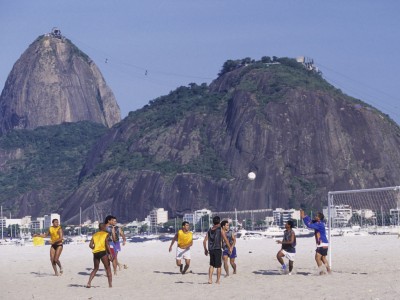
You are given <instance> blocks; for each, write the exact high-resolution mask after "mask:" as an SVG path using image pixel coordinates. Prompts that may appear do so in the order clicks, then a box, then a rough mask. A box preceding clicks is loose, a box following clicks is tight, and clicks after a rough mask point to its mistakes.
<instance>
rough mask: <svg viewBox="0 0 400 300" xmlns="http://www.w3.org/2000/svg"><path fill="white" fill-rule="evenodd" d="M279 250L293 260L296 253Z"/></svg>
mask: <svg viewBox="0 0 400 300" xmlns="http://www.w3.org/2000/svg"><path fill="white" fill-rule="evenodd" d="M281 252H282V253H283V254H284V255H285V257H286V258H287V259H288V260H291V261H294V257H295V256H296V253H290V252H287V251H285V250H281Z"/></svg>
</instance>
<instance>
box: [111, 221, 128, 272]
mask: <svg viewBox="0 0 400 300" xmlns="http://www.w3.org/2000/svg"><path fill="white" fill-rule="evenodd" d="M111 224H112V226H114V230H115V241H113V248H114V252H115V259H116V266H118V269H119V270H120V271H121V266H123V267H124V269H128V266H127V265H125V264H122V263H120V260H119V255H118V254H119V252H121V250H122V248H121V242H120V241H119V237H121V238H122V246H125V244H126V237H125V234H124V231H123V230H122V228H121V227H119V226H117V218H115V217H114V218H113V219H111ZM113 266H114V263H113ZM114 270H115V269H114ZM114 273H116V272H115V271H114ZM115 275H116V274H115Z"/></svg>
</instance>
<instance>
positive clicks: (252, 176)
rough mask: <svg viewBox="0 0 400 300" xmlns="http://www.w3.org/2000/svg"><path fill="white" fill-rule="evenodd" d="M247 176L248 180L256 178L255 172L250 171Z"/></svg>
mask: <svg viewBox="0 0 400 300" xmlns="http://www.w3.org/2000/svg"><path fill="white" fill-rule="evenodd" d="M247 177H248V178H249V179H250V180H254V179H256V173H254V172H250V173H249V174H247Z"/></svg>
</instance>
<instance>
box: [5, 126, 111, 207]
mask: <svg viewBox="0 0 400 300" xmlns="http://www.w3.org/2000/svg"><path fill="white" fill-rule="evenodd" d="M106 130H107V128H106V127H104V126H103V125H100V124H94V123H90V122H79V123H65V124H62V125H56V126H45V127H39V128H37V129H35V130H14V131H11V132H9V133H8V134H7V135H4V136H2V137H1V138H0V149H1V150H0V151H1V155H3V156H4V157H7V156H9V157H10V159H8V160H6V163H5V164H4V165H3V166H2V167H1V169H0V202H3V201H4V200H5V199H12V198H13V197H15V196H17V195H18V194H24V193H26V192H28V191H33V190H36V191H40V190H42V189H47V190H51V191H53V196H52V198H53V199H48V200H49V202H50V200H55V199H59V198H62V197H63V196H65V194H66V193H68V192H71V191H72V190H73V189H74V188H75V187H76V186H77V183H78V175H79V172H80V170H81V168H82V167H83V164H84V162H85V159H86V156H87V152H88V150H89V149H90V147H91V146H92V144H93V143H94V141H96V139H98V138H99V137H100V136H101V135H102V134H103V133H104V132H105V131H106Z"/></svg>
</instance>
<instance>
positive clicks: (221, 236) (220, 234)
mask: <svg viewBox="0 0 400 300" xmlns="http://www.w3.org/2000/svg"><path fill="white" fill-rule="evenodd" d="M220 221H221V219H220V217H219V216H215V217H214V218H213V224H214V226H213V227H211V228H210V229H209V230H208V232H207V234H206V236H205V238H204V241H203V246H204V254H205V255H208V254H210V267H209V269H208V283H209V284H212V276H213V273H214V268H216V269H217V281H216V282H215V283H217V284H219V283H220V279H221V266H222V241H225V244H226V245H227V246H228V249H229V253H232V246H231V245H230V244H229V241H228V239H227V238H226V234H225V231H224V230H221V224H220ZM207 242H208V243H207ZM207 246H208V250H207Z"/></svg>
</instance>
